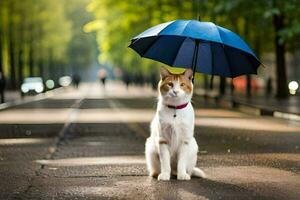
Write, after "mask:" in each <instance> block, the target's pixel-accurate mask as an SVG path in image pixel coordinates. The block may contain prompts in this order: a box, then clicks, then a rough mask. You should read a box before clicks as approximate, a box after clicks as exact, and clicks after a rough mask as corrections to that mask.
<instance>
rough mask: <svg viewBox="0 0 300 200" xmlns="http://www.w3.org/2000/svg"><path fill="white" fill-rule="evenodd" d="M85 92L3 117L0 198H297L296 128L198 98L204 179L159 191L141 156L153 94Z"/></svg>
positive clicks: (299, 129) (93, 88) (299, 138)
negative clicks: (206, 176) (217, 105)
mask: <svg viewBox="0 0 300 200" xmlns="http://www.w3.org/2000/svg"><path fill="white" fill-rule="evenodd" d="M108 88H109V89H106V90H103V89H101V88H99V87H98V86H97V85H83V86H82V87H81V88H80V90H79V91H75V90H73V89H67V90H65V91H60V92H59V93H55V94H52V96H51V95H50V96H49V97H48V98H45V99H41V100H38V101H35V102H30V103H26V104H23V105H19V106H16V107H13V108H10V109H6V110H3V111H0V199H230V200H231V199H300V189H299V188H300V174H299V173H300V149H299V147H300V125H299V123H296V122H292V121H286V120H282V119H275V118H272V117H258V116H254V115H248V114H245V113H241V112H238V111H234V110H226V109H221V108H217V107H216V106H214V105H211V104H208V103H206V102H204V101H203V100H201V99H200V98H195V99H194V103H195V105H196V106H195V107H196V129H195V137H196V139H197V142H198V145H199V154H198V166H199V167H201V168H202V169H203V170H204V171H205V172H206V173H207V175H208V178H207V179H198V178H193V179H192V180H191V181H177V180H176V179H174V178H173V179H172V180H171V181H170V182H158V181H157V180H155V179H152V178H150V177H148V176H147V172H146V168H145V160H144V156H143V152H144V143H145V139H146V137H148V135H149V130H148V126H149V122H150V120H151V118H152V116H153V113H154V110H155V96H154V95H155V94H154V93H153V92H151V91H150V90H149V89H147V88H142V89H141V88H130V89H129V91H126V90H125V88H123V87H120V86H119V85H118V84H110V85H109V87H108Z"/></svg>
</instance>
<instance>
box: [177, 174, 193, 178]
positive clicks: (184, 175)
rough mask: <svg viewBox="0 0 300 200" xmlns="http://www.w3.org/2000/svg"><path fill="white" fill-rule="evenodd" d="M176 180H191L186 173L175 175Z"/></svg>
mask: <svg viewBox="0 0 300 200" xmlns="http://www.w3.org/2000/svg"><path fill="white" fill-rule="evenodd" d="M177 180H191V176H190V175H188V174H187V173H184V174H178V175H177Z"/></svg>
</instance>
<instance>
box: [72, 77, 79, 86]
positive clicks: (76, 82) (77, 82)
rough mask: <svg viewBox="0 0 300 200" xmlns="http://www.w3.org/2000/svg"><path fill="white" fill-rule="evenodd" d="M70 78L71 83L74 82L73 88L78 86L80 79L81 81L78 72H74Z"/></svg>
mask: <svg viewBox="0 0 300 200" xmlns="http://www.w3.org/2000/svg"><path fill="white" fill-rule="evenodd" d="M72 79H73V84H74V86H75V88H78V87H79V84H80V81H81V78H80V76H79V75H78V74H74V75H73V77H72Z"/></svg>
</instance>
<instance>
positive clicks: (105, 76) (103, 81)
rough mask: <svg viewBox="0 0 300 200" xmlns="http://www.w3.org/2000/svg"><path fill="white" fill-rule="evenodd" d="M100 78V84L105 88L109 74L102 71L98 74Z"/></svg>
mask: <svg viewBox="0 0 300 200" xmlns="http://www.w3.org/2000/svg"><path fill="white" fill-rule="evenodd" d="M98 77H99V79H100V82H101V83H102V85H103V87H104V88H105V82H106V78H107V72H106V70H105V69H103V68H102V69H100V70H99V72H98Z"/></svg>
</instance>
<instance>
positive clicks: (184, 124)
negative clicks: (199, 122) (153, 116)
mask: <svg viewBox="0 0 300 200" xmlns="http://www.w3.org/2000/svg"><path fill="white" fill-rule="evenodd" d="M158 120H159V124H160V128H161V131H160V135H161V136H162V137H163V138H165V139H167V140H168V141H169V142H170V143H171V144H172V143H174V145H175V144H177V143H178V142H181V141H182V140H184V139H185V138H188V137H192V136H193V131H194V109H193V107H192V105H191V104H190V103H189V105H187V107H185V108H184V109H176V110H175V109H170V108H167V107H165V108H162V109H161V110H159V111H158Z"/></svg>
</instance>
